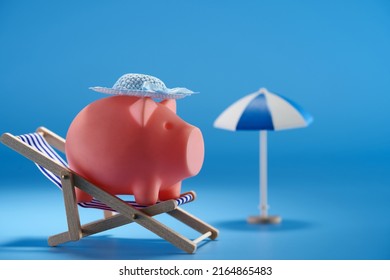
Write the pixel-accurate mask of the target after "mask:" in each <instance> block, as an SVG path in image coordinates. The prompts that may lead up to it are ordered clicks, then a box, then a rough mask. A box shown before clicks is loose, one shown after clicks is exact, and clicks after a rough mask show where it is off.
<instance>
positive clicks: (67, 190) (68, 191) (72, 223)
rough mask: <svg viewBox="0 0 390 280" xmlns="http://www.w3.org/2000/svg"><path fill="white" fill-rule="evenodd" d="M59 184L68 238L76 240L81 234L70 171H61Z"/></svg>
mask: <svg viewBox="0 0 390 280" xmlns="http://www.w3.org/2000/svg"><path fill="white" fill-rule="evenodd" d="M61 184H62V190H63V196H64V204H65V211H66V218H67V221H68V230H69V238H70V240H73V241H77V240H79V239H80V238H81V236H82V234H81V224H80V216H79V211H78V209H77V202H76V194H75V189H74V183H73V176H72V173H70V172H67V171H63V172H61Z"/></svg>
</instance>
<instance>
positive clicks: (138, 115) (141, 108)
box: [130, 98, 157, 127]
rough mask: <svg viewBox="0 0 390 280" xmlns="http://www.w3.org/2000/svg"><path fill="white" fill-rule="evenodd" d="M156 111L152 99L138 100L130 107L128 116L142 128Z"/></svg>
mask: <svg viewBox="0 0 390 280" xmlns="http://www.w3.org/2000/svg"><path fill="white" fill-rule="evenodd" d="M156 109H157V104H156V102H154V101H153V100H152V99H150V98H140V99H139V100H138V101H136V102H135V103H133V104H132V105H131V106H130V114H131V116H132V117H133V118H134V120H135V121H136V122H137V123H138V124H139V125H140V126H142V127H144V126H146V124H147V123H148V121H149V119H150V117H151V116H152V115H153V112H154V111H155V110H156Z"/></svg>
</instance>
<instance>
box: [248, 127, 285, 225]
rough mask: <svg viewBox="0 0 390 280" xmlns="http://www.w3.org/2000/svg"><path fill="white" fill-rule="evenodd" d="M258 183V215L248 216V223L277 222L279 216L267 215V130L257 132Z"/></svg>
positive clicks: (279, 219) (278, 221)
mask: <svg viewBox="0 0 390 280" xmlns="http://www.w3.org/2000/svg"><path fill="white" fill-rule="evenodd" d="M259 153H260V155H259V157H260V161H259V169H260V170H259V171H260V172H259V174H260V178H259V184H260V205H259V208H260V215H259V216H250V217H248V223H250V224H278V223H280V222H281V220H282V219H281V218H280V217H279V216H268V186H267V185H268V180H267V175H268V170H267V161H268V160H267V130H260V134H259Z"/></svg>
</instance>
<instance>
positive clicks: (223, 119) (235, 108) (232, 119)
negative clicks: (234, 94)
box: [214, 92, 260, 131]
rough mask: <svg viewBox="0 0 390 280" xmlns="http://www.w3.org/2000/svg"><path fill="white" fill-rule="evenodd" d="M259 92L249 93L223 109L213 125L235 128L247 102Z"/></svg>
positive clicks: (228, 128) (229, 128)
mask: <svg viewBox="0 0 390 280" xmlns="http://www.w3.org/2000/svg"><path fill="white" fill-rule="evenodd" d="M259 94H260V93H259V92H255V93H252V94H249V95H247V96H245V97H243V98H241V99H239V100H238V101H236V102H235V103H233V104H232V105H230V106H229V107H228V108H227V109H226V110H225V111H223V112H222V113H221V114H220V115H219V117H218V118H217V119H216V120H215V122H214V127H216V128H222V129H227V130H233V131H234V130H236V128H237V124H238V121H239V120H240V118H241V116H242V113H243V112H244V111H245V109H246V107H247V106H248V104H249V103H250V102H251V101H252V100H253V99H255V98H256V97H257V96H258V95H259Z"/></svg>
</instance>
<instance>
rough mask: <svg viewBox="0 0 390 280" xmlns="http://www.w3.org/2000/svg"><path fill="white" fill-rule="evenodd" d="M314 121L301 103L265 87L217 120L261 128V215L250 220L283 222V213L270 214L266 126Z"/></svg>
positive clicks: (225, 125) (228, 127)
mask: <svg viewBox="0 0 390 280" xmlns="http://www.w3.org/2000/svg"><path fill="white" fill-rule="evenodd" d="M312 121H313V118H312V116H311V115H310V114H308V113H307V112H305V111H304V110H303V109H302V108H301V107H300V106H298V105H297V104H295V103H294V102H292V101H291V100H288V99H286V98H284V97H281V96H279V95H277V94H274V93H271V92H269V91H267V89H265V88H261V89H260V90H259V91H257V92H255V93H252V94H249V95H247V96H245V97H243V98H241V99H239V100H238V101H236V102H235V103H233V104H232V105H231V106H229V107H228V108H227V109H226V110H225V111H223V112H222V114H221V115H220V116H219V117H218V118H217V119H216V120H215V122H214V126H215V127H216V128H221V129H226V130H231V131H237V130H259V131H260V136H259V137H260V216H259V217H258V216H256V217H250V218H249V220H248V221H249V222H251V223H278V222H280V217H275V216H274V217H270V216H268V203H267V130H284V129H292V128H299V127H306V126H308V125H309V124H310V123H311V122H312Z"/></svg>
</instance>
